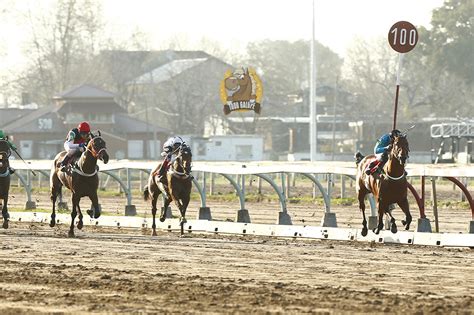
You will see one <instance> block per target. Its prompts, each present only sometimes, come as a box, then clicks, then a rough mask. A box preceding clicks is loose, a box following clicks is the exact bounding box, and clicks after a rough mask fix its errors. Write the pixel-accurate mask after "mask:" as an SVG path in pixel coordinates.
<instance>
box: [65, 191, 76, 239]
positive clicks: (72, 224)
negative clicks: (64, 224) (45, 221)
mask: <svg viewBox="0 0 474 315" xmlns="http://www.w3.org/2000/svg"><path fill="white" fill-rule="evenodd" d="M71 199H72V211H71V225H70V226H69V232H68V234H67V235H68V237H74V236H75V235H74V220H76V216H77V203H76V200H77V199H76V198H75V196H74V194H73V195H72V198H71Z"/></svg>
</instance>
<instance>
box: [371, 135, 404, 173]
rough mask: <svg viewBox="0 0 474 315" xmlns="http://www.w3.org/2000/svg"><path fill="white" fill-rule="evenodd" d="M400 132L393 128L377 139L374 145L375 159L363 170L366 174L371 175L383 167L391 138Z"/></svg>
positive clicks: (386, 159) (389, 148)
mask: <svg viewBox="0 0 474 315" xmlns="http://www.w3.org/2000/svg"><path fill="white" fill-rule="evenodd" d="M400 134H401V132H400V131H399V130H397V129H394V130H392V132H391V133H386V134H384V135H383V136H381V137H380V138H379V139H378V140H377V143H376V144H375V147H374V154H375V160H373V161H372V162H370V164H369V165H368V166H367V168H366V170H365V173H366V174H367V175H371V174H373V173H375V172H376V171H379V170H381V169H382V168H383V166H384V165H385V163H386V162H387V161H388V153H389V152H390V150H391V148H392V146H391V145H392V139H393V138H394V137H395V136H397V135H400Z"/></svg>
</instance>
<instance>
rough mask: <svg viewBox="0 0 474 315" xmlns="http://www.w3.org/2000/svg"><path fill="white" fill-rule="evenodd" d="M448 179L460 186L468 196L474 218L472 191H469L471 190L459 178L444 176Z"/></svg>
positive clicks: (473, 217)
mask: <svg viewBox="0 0 474 315" xmlns="http://www.w3.org/2000/svg"><path fill="white" fill-rule="evenodd" d="M444 178H446V179H447V180H449V181H451V182H453V183H454V184H455V185H456V186H458V187H459V188H460V189H461V190H462V192H463V193H464V195H465V196H466V199H467V201H468V202H469V207H471V215H472V219H473V220H474V200H473V199H472V196H471V193H469V190H467V188H466V186H465V185H464V184H463V183H462V182H460V181H459V180H458V179H457V178H454V177H444Z"/></svg>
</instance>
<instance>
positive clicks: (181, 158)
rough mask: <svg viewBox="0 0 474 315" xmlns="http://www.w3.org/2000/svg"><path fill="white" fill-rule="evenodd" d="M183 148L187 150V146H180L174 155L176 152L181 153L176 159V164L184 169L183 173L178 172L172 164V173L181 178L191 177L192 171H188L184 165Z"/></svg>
mask: <svg viewBox="0 0 474 315" xmlns="http://www.w3.org/2000/svg"><path fill="white" fill-rule="evenodd" d="M183 147H184V148H185V147H186V146H183V145H180V146H179V147H178V148H176V149H175V150H174V151H173V153H175V152H176V151H179V152H178V154H177V155H176V158H175V162H176V163H178V165H179V166H180V167H181V168H182V169H183V172H178V171H177V170H176V169H175V168H174V166H173V164H174V163H172V164H171V171H172V173H174V174H176V175H179V176H183V177H186V178H187V177H189V176H190V171H187V170H186V168H185V167H184V165H183Z"/></svg>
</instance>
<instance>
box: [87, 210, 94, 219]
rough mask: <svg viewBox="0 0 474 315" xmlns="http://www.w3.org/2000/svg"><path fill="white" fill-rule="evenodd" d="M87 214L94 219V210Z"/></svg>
mask: <svg viewBox="0 0 474 315" xmlns="http://www.w3.org/2000/svg"><path fill="white" fill-rule="evenodd" d="M86 212H87V214H88V215H89V216H90V217H91V218H94V212H93V211H92V210H87V211H86Z"/></svg>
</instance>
